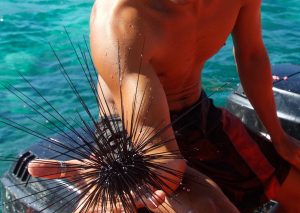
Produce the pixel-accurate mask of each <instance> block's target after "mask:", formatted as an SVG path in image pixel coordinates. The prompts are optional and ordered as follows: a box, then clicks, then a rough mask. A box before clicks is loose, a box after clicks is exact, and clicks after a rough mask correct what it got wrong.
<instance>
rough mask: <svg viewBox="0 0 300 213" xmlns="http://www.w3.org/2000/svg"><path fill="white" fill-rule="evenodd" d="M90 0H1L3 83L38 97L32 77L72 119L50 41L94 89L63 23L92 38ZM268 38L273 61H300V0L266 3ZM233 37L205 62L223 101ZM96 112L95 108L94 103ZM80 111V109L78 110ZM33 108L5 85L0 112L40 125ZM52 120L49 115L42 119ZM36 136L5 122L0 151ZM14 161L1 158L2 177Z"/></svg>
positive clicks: (12, 150)
mask: <svg viewBox="0 0 300 213" xmlns="http://www.w3.org/2000/svg"><path fill="white" fill-rule="evenodd" d="M92 3H93V1H90V0H73V1H71V0H63V1H60V0H56V1H50V0H34V1H33V0H31V1H29V0H23V1H20V0H1V1H0V82H1V83H2V84H7V83H11V84H14V85H16V86H18V87H19V88H20V89H22V91H25V92H28V94H30V96H31V97H32V98H36V96H37V95H36V94H34V93H33V92H32V91H31V90H30V89H28V85H26V84H25V82H24V81H22V80H19V78H18V77H17V72H16V71H18V72H20V73H22V74H24V75H26V76H27V77H28V79H29V80H30V81H31V82H33V84H34V85H35V86H36V87H37V88H38V89H39V90H41V91H42V92H43V94H45V95H46V96H47V99H48V100H50V101H51V103H53V105H54V106H55V107H57V108H59V110H60V112H61V113H62V114H63V115H64V116H66V117H67V118H69V117H71V116H72V115H74V113H75V111H76V109H77V107H76V105H77V102H76V100H75V97H74V96H72V95H71V94H70V91H69V90H68V88H67V87H66V82H65V81H63V80H62V76H61V74H59V70H58V68H57V61H56V60H55V58H54V56H53V53H52V52H51V49H50V47H49V45H48V42H51V43H52V44H53V46H54V48H55V49H56V50H57V51H58V52H59V54H60V57H61V58H62V61H63V63H65V64H66V67H67V68H68V69H69V70H70V72H71V75H72V77H73V78H74V79H75V82H76V83H77V84H79V88H80V90H81V93H82V94H83V96H85V97H88V96H89V95H90V91H89V90H88V88H87V87H86V84H85V82H83V81H81V80H80V78H81V75H80V74H78V73H79V72H78V67H79V65H78V64H76V56H75V55H74V54H71V53H70V45H69V43H68V41H67V36H66V34H65V32H64V27H66V28H67V30H68V31H69V32H70V36H71V37H72V39H73V40H74V41H76V42H79V43H81V44H82V43H83V42H82V41H83V36H86V37H88V31H89V29H88V21H89V13H90V9H91V6H92ZM262 20H263V37H264V41H265V44H266V47H267V49H268V52H269V55H270V59H271V62H272V64H280V63H291V64H300V1H299V0H285V1H282V0H264V1H263V6H262ZM231 52H232V42H231V40H230V39H229V40H228V42H227V43H226V45H225V46H224V47H223V49H222V50H221V51H220V52H219V53H218V54H217V55H216V56H215V57H213V58H212V59H211V60H210V61H209V62H208V63H207V64H206V66H205V72H204V77H203V81H204V86H205V88H206V90H207V91H208V92H207V93H208V94H209V93H211V92H212V91H215V90H217V88H218V87H220V86H221V85H222V84H223V83H224V82H230V85H229V86H226V87H225V88H222V89H221V90H220V91H218V92H217V93H216V94H215V95H214V96H213V98H214V99H215V101H216V103H217V104H219V105H223V104H224V103H225V100H226V97H227V96H228V94H229V93H230V92H231V91H232V89H233V88H234V87H235V86H236V84H238V78H237V74H236V71H235V65H234V60H233V56H232V53H231ZM76 71H77V72H76ZM91 108H92V109H93V112H96V107H95V106H94V105H92V104H91ZM78 110H80V109H78ZM30 113H32V112H31V111H30V110H29V109H28V107H26V106H25V104H23V103H21V102H20V101H19V100H17V98H16V97H14V96H13V95H12V94H10V93H9V92H7V90H5V89H4V88H2V87H0V116H2V117H6V116H8V117H10V118H13V119H14V120H17V121H18V122H20V123H22V124H23V125H26V126H30V127H33V128H34V126H36V125H35V124H33V122H32V121H31V120H30V119H28V118H27V117H26V116H27V115H28V114H30ZM40 121H41V122H44V123H45V125H47V122H49V121H47V120H45V119H44V120H43V119H41V120H40ZM36 140H37V139H36V138H34V137H33V136H28V135H27V134H25V133H22V132H19V131H15V130H14V129H12V128H11V127H7V126H6V125H3V124H0V156H1V157H7V156H15V155H16V154H17V153H18V152H20V151H21V150H22V149H24V148H26V147H28V146H29V145H30V144H32V143H34V142H35V141H36ZM8 167H9V163H6V162H4V161H1V160H0V176H1V175H2V174H3V173H4V172H5V171H6V170H7V169H8Z"/></svg>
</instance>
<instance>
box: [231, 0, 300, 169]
mask: <svg viewBox="0 0 300 213" xmlns="http://www.w3.org/2000/svg"><path fill="white" fill-rule="evenodd" d="M260 5H261V0H246V2H245V5H244V6H243V7H242V8H241V9H240V13H239V16H238V18H237V21H236V24H235V27H234V30H233V32H232V36H233V41H234V47H235V58H236V63H237V68H238V72H239V76H240V80H241V83H242V85H243V88H244V91H245V93H246V95H247V97H248V98H249V100H250V102H251V103H252V105H253V107H254V109H255V111H256V113H257V114H258V116H259V118H260V119H261V121H262V122H263V124H264V125H265V127H266V129H267V130H268V132H269V134H270V136H271V139H272V142H273V144H274V146H275V148H276V149H277V151H278V152H279V154H280V155H281V156H282V157H283V158H285V159H286V160H288V161H289V162H290V163H292V164H293V165H295V166H296V167H298V168H300V158H299V156H300V155H299V154H300V146H299V144H300V143H299V141H297V140H296V139H294V138H291V137H289V136H287V135H286V133H285V132H284V131H283V129H282V127H281V125H280V122H279V119H278V117H277V114H276V106H275V101H274V94H273V91H272V86H273V85H272V82H273V80H272V73H271V65H270V61H269V58H268V54H267V51H266V49H265V46H264V43H263V40H262V32H261V18H260Z"/></svg>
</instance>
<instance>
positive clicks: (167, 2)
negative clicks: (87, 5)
mask: <svg viewBox="0 0 300 213" xmlns="http://www.w3.org/2000/svg"><path fill="white" fill-rule="evenodd" d="M260 4H261V1H260V0H226V1H224V0H111V1H104V0H98V1H96V2H95V4H94V7H93V10H92V14H91V22H90V29H91V31H90V40H91V50H92V57H93V61H94V63H95V66H96V68H97V71H98V72H99V76H100V78H101V83H102V86H103V89H104V91H105V93H106V94H105V96H106V99H107V100H108V101H109V103H110V104H111V105H115V106H116V109H117V111H118V113H119V114H120V113H121V111H122V110H121V109H122V107H121V101H120V100H121V97H120V92H119V88H120V85H119V83H120V81H119V77H120V76H119V72H118V70H120V69H121V70H122V91H123V97H122V98H123V99H122V100H123V107H124V113H125V119H126V124H128V125H127V130H128V131H130V124H131V122H133V121H132V120H131V117H135V116H137V115H136V114H134V115H133V116H131V115H132V112H133V110H132V102H133V101H134V100H135V101H136V103H137V105H140V104H143V106H146V107H143V108H142V109H141V111H140V112H139V113H140V114H139V116H141V117H143V118H146V122H145V123H144V124H143V125H145V126H147V127H148V128H150V129H151V128H155V126H157V124H158V123H160V122H161V121H163V122H164V124H168V123H170V117H169V111H170V110H180V109H183V108H186V107H188V106H190V105H192V104H193V103H194V102H195V101H196V100H197V99H198V98H199V95H200V93H201V91H200V88H201V87H202V85H201V70H202V68H203V65H204V63H205V61H206V60H207V59H209V58H210V57H211V56H213V55H214V54H215V53H216V52H217V51H218V50H219V49H220V48H221V47H222V46H223V45H224V42H225V41H226V39H227V37H228V36H229V35H230V34H232V37H233V42H234V48H235V49H234V52H235V59H236V64H237V70H238V72H239V76H240V80H241V83H242V85H243V88H244V90H245V92H246V94H247V96H248V98H249V100H250V101H251V103H252V105H253V106H254V108H255V110H256V112H257V114H258V115H259V117H260V119H261V120H262V122H263V123H264V125H265V127H266V128H267V130H268V132H269V134H270V136H271V139H272V142H273V144H274V146H275V148H276V150H277V151H278V153H279V154H280V155H281V156H282V157H283V158H284V159H286V160H287V161H289V162H290V163H291V164H292V165H294V166H295V167H296V168H298V169H299V168H300V145H299V144H300V142H299V141H297V140H296V139H294V138H291V137H289V136H288V135H286V134H285V132H284V131H283V130H282V128H281V126H280V123H279V121H278V118H277V116H276V108H275V104H274V98H273V93H272V76H271V68H270V62H269V59H268V55H267V52H266V50H265V47H264V44H263V41H262V36H261V24H260ZM138 78H139V84H138V88H137V96H136V99H135V92H134V91H135V88H136V85H137V84H136V82H137V79H138ZM266 106H268V107H266ZM137 128H142V127H141V126H138V127H137ZM165 138H174V133H173V130H172V129H171V128H170V129H168V130H167V131H165V132H164V134H162V135H161V136H160V138H158V141H159V140H163V139H165ZM133 139H135V138H133ZM174 150H178V147H177V143H176V141H175V140H174V141H173V142H172V143H170V144H168V145H166V146H164V147H162V148H160V150H158V151H159V152H172V151H174ZM164 163H166V164H167V165H168V166H169V167H170V168H172V169H175V170H178V171H182V172H184V171H185V170H186V165H185V161H183V160H168V161H167V160H166V161H164ZM35 165H38V164H35ZM34 167H37V166H34V165H31V173H34V170H35V168H34ZM44 172H46V171H44ZM42 173H43V172H42ZM165 175H168V174H165ZM198 175H201V174H200V173H198ZM37 176H39V175H37ZM169 178H173V180H174V181H175V182H174V183H168V184H169V186H170V187H171V188H172V189H173V190H175V189H176V188H177V187H178V185H179V183H180V181H181V180H180V179H178V178H177V177H174V176H171V177H169ZM299 180H300V173H299V172H298V170H297V169H294V168H293V169H292V170H291V172H290V174H289V176H288V177H287V179H286V180H285V182H284V183H283V185H282V187H281V189H280V192H279V193H278V196H277V197H275V198H274V199H276V200H278V201H280V204H281V206H280V207H279V208H278V209H277V211H278V212H280V211H281V212H286V213H287V212H293V211H294V212H295V211H297V210H299V212H300V206H299V204H297V203H299V202H298V201H299V200H300V193H299V192H298V191H297V190H296V189H297V186H298V185H299ZM165 190H168V189H165ZM199 191H201V189H199ZM183 194H184V193H183ZM161 196H162V197H163V195H161ZM183 196H185V198H187V199H188V200H189V201H187V202H186V203H183V207H182V206H181V207H180V208H185V210H187V211H188V210H189V205H190V204H191V203H193V202H198V201H199V203H201V206H202V207H204V208H205V207H208V208H210V212H223V210H224V208H217V207H218V205H215V206H217V207H216V208H215V209H212V208H211V206H212V205H211V204H212V203H214V202H216V200H217V198H218V196H219V195H218V193H210V194H209V195H208V198H209V199H208V200H206V201H205V202H204V201H203V202H200V200H201V196H200V193H199V197H195V196H194V197H191V196H190V197H189V195H183ZM222 196H223V195H222ZM183 198H184V197H183ZM202 198H203V196H202ZM197 199H198V200H197ZM221 200H222V202H224V203H229V202H228V200H226V199H221ZM295 201H296V202H295ZM166 202H168V198H167V200H166ZM198 207H199V209H200V208H202V207H200V206H198ZM174 208H175V209H176V208H177V207H176V206H174ZM222 209H223V210H222ZM181 210H182V209H181ZM181 210H180V212H184V210H182V211H181ZM232 211H233V212H234V210H232Z"/></svg>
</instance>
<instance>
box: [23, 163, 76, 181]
mask: <svg viewBox="0 0 300 213" xmlns="http://www.w3.org/2000/svg"><path fill="white" fill-rule="evenodd" d="M79 170H80V169H79V168H78V167H77V168H76V164H73V163H70V162H64V161H58V160H43V159H37V160H33V161H31V162H30V163H29V164H28V172H29V173H30V175H31V176H33V177H40V178H47V179H59V178H68V177H72V176H74V175H76V174H79Z"/></svg>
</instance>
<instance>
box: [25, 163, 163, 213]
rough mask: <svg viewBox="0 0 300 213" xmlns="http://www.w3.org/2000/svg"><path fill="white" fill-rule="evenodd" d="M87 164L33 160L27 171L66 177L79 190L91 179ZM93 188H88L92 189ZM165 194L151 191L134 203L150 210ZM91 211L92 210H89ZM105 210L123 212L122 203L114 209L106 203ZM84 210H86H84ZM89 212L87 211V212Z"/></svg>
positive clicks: (77, 209)
mask: <svg viewBox="0 0 300 213" xmlns="http://www.w3.org/2000/svg"><path fill="white" fill-rule="evenodd" d="M86 163H87V164H88V160H83V161H79V160H68V161H63V162H62V161H58V160H44V159H39V160H33V161H31V162H30V163H29V165H28V171H29V173H30V174H31V176H33V177H38V178H46V179H66V180H68V181H69V182H71V183H73V184H74V185H75V186H76V187H77V188H78V189H79V190H81V189H83V188H85V186H86V185H88V184H90V183H91V182H92V181H93V180H91V178H86V177H87V176H88V175H87V174H88V173H90V172H93V171H92V169H84V165H85V164H86ZM92 190H93V188H92V189H91V190H90V191H92ZM89 194H90V193H86V195H85V196H84V197H83V198H82V199H81V200H80V201H79V204H78V205H77V208H76V210H75V212H74V213H77V212H80V211H81V210H82V208H83V206H84V203H85V202H86V201H87V199H88V197H89ZM133 196H134V195H133ZM165 197H166V194H165V193H164V192H163V191H161V190H156V191H153V193H152V195H150V196H146V195H145V197H144V198H143V199H142V200H141V199H138V198H136V202H135V205H136V207H137V208H142V207H145V205H146V206H147V208H149V209H151V210H155V209H156V208H158V207H159V206H160V205H161V204H162V203H163V202H164V200H165ZM97 206H98V207H99V211H101V210H102V209H101V205H97ZM91 211H93V210H91ZM106 211H107V212H114V213H116V212H123V210H122V204H121V203H117V204H116V208H115V209H111V208H110V204H109V203H107V209H106ZM85 212H87V211H86V210H85ZM87 213H89V212H87Z"/></svg>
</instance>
